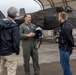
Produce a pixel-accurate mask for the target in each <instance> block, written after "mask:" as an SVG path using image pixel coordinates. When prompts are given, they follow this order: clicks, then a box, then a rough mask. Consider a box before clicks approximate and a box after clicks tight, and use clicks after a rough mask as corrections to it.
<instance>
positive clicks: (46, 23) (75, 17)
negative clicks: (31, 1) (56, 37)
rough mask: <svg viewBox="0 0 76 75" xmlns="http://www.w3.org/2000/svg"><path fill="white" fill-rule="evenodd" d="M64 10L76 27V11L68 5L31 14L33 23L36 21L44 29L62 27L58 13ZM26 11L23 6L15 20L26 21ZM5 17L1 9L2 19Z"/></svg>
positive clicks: (0, 17)
mask: <svg viewBox="0 0 76 75" xmlns="http://www.w3.org/2000/svg"><path fill="white" fill-rule="evenodd" d="M62 11H66V12H67V13H68V15H69V20H70V22H71V24H72V25H73V27H75V26H76V11H75V10H74V9H73V8H71V7H70V6H67V7H66V8H65V9H64V8H63V7H53V8H48V9H44V10H40V11H37V12H34V13H29V14H31V15H32V23H34V24H35V25H36V26H40V27H41V28H42V29H44V30H53V29H56V28H59V27H60V24H59V23H58V13H59V12H62ZM25 13H26V12H25V10H24V8H21V9H20V15H19V16H18V17H17V18H16V20H15V21H16V22H17V23H18V24H19V25H21V24H22V23H23V22H24V15H25ZM3 18H5V16H4V15H3V13H2V12H1V11H0V19H3Z"/></svg>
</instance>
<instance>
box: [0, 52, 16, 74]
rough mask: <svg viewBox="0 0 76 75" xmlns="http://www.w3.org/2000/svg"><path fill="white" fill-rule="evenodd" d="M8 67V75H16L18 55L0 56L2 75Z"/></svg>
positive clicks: (0, 71)
mask: <svg viewBox="0 0 76 75" xmlns="http://www.w3.org/2000/svg"><path fill="white" fill-rule="evenodd" d="M5 63H6V66H7V75H16V69H17V55H16V54H15V53H13V54H11V55H8V56H0V75H3V73H2V72H3V70H4V67H5Z"/></svg>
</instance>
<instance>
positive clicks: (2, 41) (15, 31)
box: [0, 18, 20, 56]
mask: <svg viewBox="0 0 76 75" xmlns="http://www.w3.org/2000/svg"><path fill="white" fill-rule="evenodd" d="M19 42H20V35H19V27H18V25H17V24H16V23H15V22H14V21H13V20H12V19H11V18H5V19H3V20H0V56H6V55H10V54H12V53H16V54H19Z"/></svg>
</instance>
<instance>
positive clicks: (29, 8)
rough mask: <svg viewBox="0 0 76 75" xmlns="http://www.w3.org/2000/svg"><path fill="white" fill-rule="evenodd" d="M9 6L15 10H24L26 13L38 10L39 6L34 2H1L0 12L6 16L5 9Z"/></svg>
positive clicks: (4, 0) (18, 0)
mask: <svg viewBox="0 0 76 75" xmlns="http://www.w3.org/2000/svg"><path fill="white" fill-rule="evenodd" d="M11 6H14V7H16V8H17V9H20V8H25V11H26V12H27V13H31V12H35V11H38V10H40V6H39V5H38V4H37V3H36V2H35V1H34V0H1V1H0V10H1V11H2V12H3V13H4V14H5V15H6V12H7V9H8V8H10V7H11Z"/></svg>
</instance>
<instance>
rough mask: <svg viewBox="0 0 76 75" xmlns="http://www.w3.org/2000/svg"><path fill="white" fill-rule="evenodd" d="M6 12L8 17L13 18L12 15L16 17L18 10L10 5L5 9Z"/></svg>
mask: <svg viewBox="0 0 76 75" xmlns="http://www.w3.org/2000/svg"><path fill="white" fill-rule="evenodd" d="M7 14H8V17H11V18H14V17H16V16H17V14H18V10H17V8H15V7H10V8H9V9H8V10H7Z"/></svg>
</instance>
